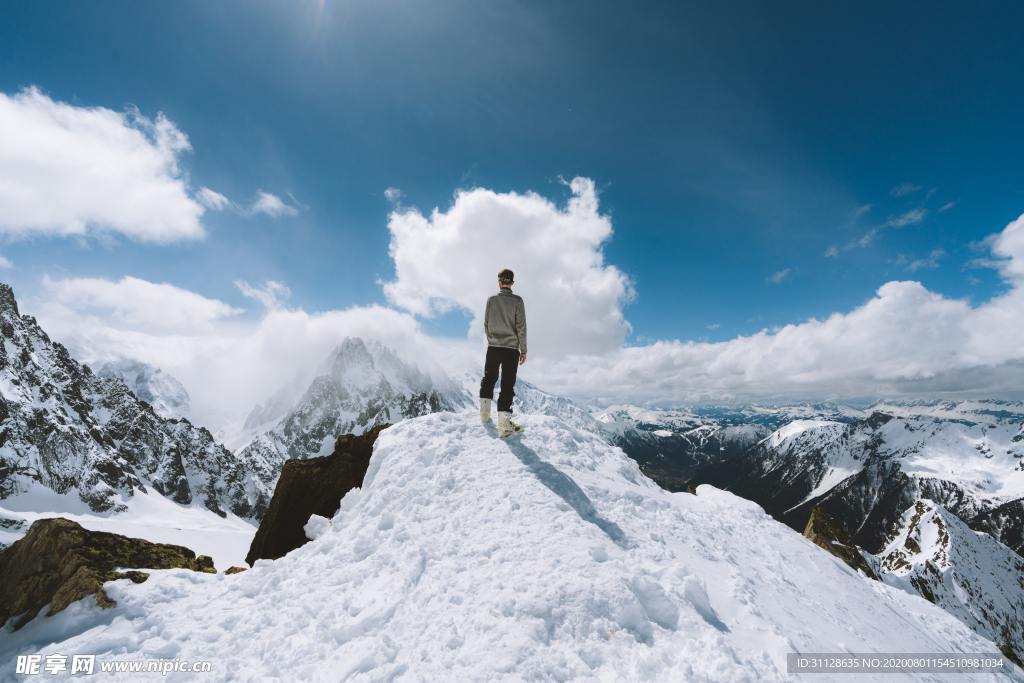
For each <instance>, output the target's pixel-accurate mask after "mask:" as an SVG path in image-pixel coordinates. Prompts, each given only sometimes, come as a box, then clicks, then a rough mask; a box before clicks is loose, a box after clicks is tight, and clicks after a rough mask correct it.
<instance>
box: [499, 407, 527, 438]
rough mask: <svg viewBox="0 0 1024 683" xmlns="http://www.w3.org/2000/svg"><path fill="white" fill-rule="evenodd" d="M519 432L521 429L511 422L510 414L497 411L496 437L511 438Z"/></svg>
mask: <svg viewBox="0 0 1024 683" xmlns="http://www.w3.org/2000/svg"><path fill="white" fill-rule="evenodd" d="M521 431H523V428H522V427H520V426H519V425H517V424H516V423H515V422H513V421H512V413H506V412H504V411H501V410H499V411H498V436H502V437H504V436H511V435H512V434H515V433H516V432H521Z"/></svg>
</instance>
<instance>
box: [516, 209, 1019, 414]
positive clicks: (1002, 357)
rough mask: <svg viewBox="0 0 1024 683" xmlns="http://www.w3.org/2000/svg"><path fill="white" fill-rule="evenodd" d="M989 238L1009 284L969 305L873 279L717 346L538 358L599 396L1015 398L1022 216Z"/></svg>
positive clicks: (567, 382)
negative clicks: (848, 301) (860, 298)
mask: <svg viewBox="0 0 1024 683" xmlns="http://www.w3.org/2000/svg"><path fill="white" fill-rule="evenodd" d="M989 244H990V246H991V249H992V254H993V257H994V258H995V260H994V261H993V264H994V265H995V266H996V267H997V268H999V270H1000V272H1001V274H1002V275H1003V277H1004V278H1005V279H1006V281H1007V284H1008V285H1009V288H1008V291H1007V292H1006V293H1004V294H1002V295H1000V296H997V297H995V298H993V299H991V300H989V301H987V302H984V303H981V304H978V305H972V304H970V303H969V302H967V301H966V300H960V299H950V298H947V297H944V296H942V295H941V294H937V293H935V292H931V291H929V290H928V289H926V288H925V287H924V286H923V285H922V284H921V283H919V282H914V281H894V282H888V283H886V284H884V285H882V286H881V287H880V288H879V289H878V291H877V292H875V295H874V296H873V297H872V298H870V299H869V300H868V301H867V302H865V303H864V304H863V305H861V306H859V307H857V308H856V309H854V310H852V311H850V312H847V313H835V314H833V315H831V316H829V317H828V318H826V319H824V320H814V319H812V320H808V321H805V322H801V323H796V324H790V325H786V326H785V327H782V328H780V329H778V330H774V331H769V330H762V331H761V332H758V333H757V334H754V335H751V336H746V337H737V338H735V339H732V340H729V341H725V342H718V343H699V342H682V341H677V340H672V341H663V342H658V343H656V344H652V345H647V346H638V347H630V348H623V349H619V350H617V351H615V352H612V353H608V354H602V355H599V356H594V355H590V356H577V357H574V358H567V359H562V360H559V361H558V362H551V363H548V362H545V359H540V361H541V363H540V364H541V367H539V368H536V370H537V374H538V375H539V376H542V377H544V378H545V380H546V382H545V383H546V384H547V385H548V386H549V388H551V389H554V390H557V391H561V392H565V393H571V394H576V395H584V396H597V397H602V398H604V399H606V400H637V401H656V402H671V401H709V402H715V401H726V400H731V399H750V398H779V397H792V398H849V397H877V396H880V395H893V394H910V395H916V394H926V395H944V394H946V395H957V394H960V395H964V394H975V395H980V394H1016V395H1019V394H1020V393H1021V386H1024V385H1022V380H1024V345H1022V344H1021V343H1020V332H1021V330H1024V216H1021V217H1020V218H1018V219H1017V220H1016V221H1014V222H1012V223H1010V224H1009V225H1008V226H1007V227H1006V228H1005V229H1004V230H1003V231H1002V232H1000V233H997V234H996V235H993V236H992V237H991V238H990V240H989Z"/></svg>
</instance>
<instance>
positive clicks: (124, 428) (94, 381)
mask: <svg viewBox="0 0 1024 683" xmlns="http://www.w3.org/2000/svg"><path fill="white" fill-rule="evenodd" d="M4 299H6V302H2V301H0V342H2V343H0V433H2V434H3V437H2V439H0V446H2V447H0V499H6V498H8V497H11V496H17V495H21V494H25V493H26V492H28V491H29V489H31V488H32V487H34V486H36V485H41V486H42V487H43V488H45V489H50V490H52V491H53V492H55V493H57V494H77V497H79V498H80V499H81V500H82V501H83V502H85V503H86V504H87V505H88V506H89V507H90V508H91V509H92V510H93V511H94V512H112V511H118V510H123V509H125V508H126V507H127V505H126V499H128V498H130V497H131V496H132V495H134V493H135V492H137V491H138V492H143V493H145V492H147V490H148V489H149V488H152V489H154V490H155V491H156V492H157V493H159V494H161V495H163V496H165V497H167V498H169V499H171V500H172V501H174V502H176V503H179V504H182V505H196V506H201V507H203V508H206V509H209V510H211V511H214V512H216V513H218V514H221V515H223V514H225V511H232V512H235V513H236V514H238V515H239V516H243V517H253V516H256V517H258V516H259V515H260V514H262V507H263V506H264V505H265V504H266V502H267V500H268V499H269V491H268V490H267V482H266V481H265V480H261V479H259V477H258V476H257V475H256V473H254V472H253V471H252V469H251V468H250V467H249V466H248V463H245V462H242V461H239V460H238V459H237V458H235V457H234V455H233V454H232V453H230V452H229V451H227V450H226V449H224V448H223V447H222V446H220V445H219V444H217V443H216V442H215V441H214V440H213V437H212V436H211V435H210V433H209V432H208V431H207V430H205V429H202V428H198V427H195V426H193V425H192V424H191V423H189V422H188V421H187V420H185V419H167V418H164V417H162V416H161V415H159V414H158V413H157V412H156V411H155V410H154V406H153V405H151V404H150V403H147V402H145V401H142V400H140V399H139V397H138V396H136V395H135V394H134V393H133V392H132V391H131V389H130V388H129V387H128V385H126V384H125V382H124V381H122V379H120V377H116V376H99V375H97V374H96V373H94V372H92V370H91V369H90V368H89V367H88V366H86V365H83V364H81V363H79V362H78V361H76V360H75V359H74V358H72V357H71V355H70V354H69V353H68V350H67V349H66V348H65V347H64V346H63V345H61V344H59V343H57V342H55V341H53V340H51V339H50V338H49V337H48V336H47V335H46V333H45V332H44V331H43V329H42V328H41V327H40V326H39V325H38V323H37V322H36V320H35V318H33V317H32V316H30V315H20V316H19V315H18V307H17V303H16V302H15V301H14V299H13V293H12V292H11V289H10V287H7V286H6V285H2V286H0V300H4Z"/></svg>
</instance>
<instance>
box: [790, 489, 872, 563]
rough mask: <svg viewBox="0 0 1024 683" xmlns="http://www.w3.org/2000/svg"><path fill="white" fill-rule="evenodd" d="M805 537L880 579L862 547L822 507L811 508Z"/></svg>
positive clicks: (805, 528)
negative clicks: (865, 557)
mask: <svg viewBox="0 0 1024 683" xmlns="http://www.w3.org/2000/svg"><path fill="white" fill-rule="evenodd" d="M804 537H806V538H807V539H809V540H810V541H811V542H812V543H814V545H816V546H818V547H819V548H822V549H824V550H826V551H828V552H830V553H832V554H833V555H835V556H836V557H838V558H839V559H840V560H842V561H843V562H845V563H846V564H848V565H850V566H851V567H853V568H854V569H856V570H857V571H860V572H863V573H864V574H866V575H867V576H869V577H870V578H872V579H878V575H877V574H876V573H875V570H874V569H872V568H871V565H870V564H868V561H867V560H865V559H864V556H863V555H862V554H861V551H860V548H858V547H857V546H856V545H854V543H853V541H851V540H850V536H849V534H847V533H846V530H845V529H843V527H842V526H840V524H839V522H837V521H836V520H835V519H834V518H833V517H832V516H831V515H830V514H828V513H827V512H825V511H824V510H823V509H822V508H817V507H816V508H814V509H813V510H811V516H810V517H809V518H808V519H807V526H806V527H804Z"/></svg>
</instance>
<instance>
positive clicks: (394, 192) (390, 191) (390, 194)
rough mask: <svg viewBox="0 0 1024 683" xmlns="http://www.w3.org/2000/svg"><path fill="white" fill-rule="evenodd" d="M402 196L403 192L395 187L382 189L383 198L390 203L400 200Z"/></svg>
mask: <svg viewBox="0 0 1024 683" xmlns="http://www.w3.org/2000/svg"><path fill="white" fill-rule="evenodd" d="M404 196H405V193H403V192H402V191H401V190H399V189H398V188H397V187H389V188H387V189H386V190H384V198H385V199H387V200H388V201H389V202H391V203H395V202H397V201H398V200H400V199H401V198H402V197H404Z"/></svg>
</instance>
